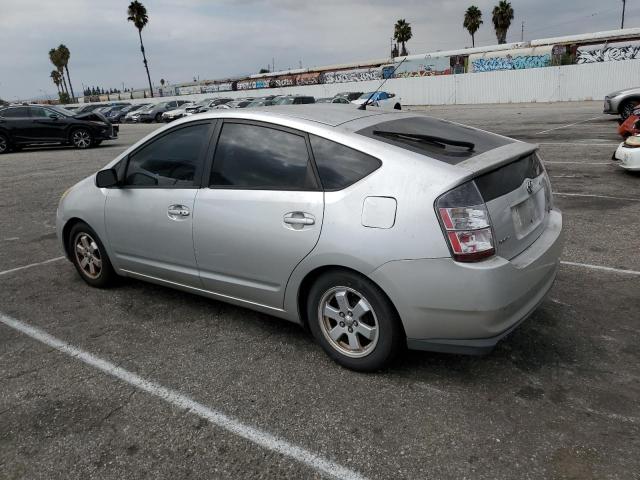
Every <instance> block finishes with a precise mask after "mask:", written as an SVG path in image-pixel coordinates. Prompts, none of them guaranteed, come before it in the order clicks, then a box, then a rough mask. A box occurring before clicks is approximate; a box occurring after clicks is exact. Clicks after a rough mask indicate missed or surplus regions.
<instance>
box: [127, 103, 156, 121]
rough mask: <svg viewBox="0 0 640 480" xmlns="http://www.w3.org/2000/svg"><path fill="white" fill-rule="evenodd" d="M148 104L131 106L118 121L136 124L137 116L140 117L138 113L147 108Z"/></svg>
mask: <svg viewBox="0 0 640 480" xmlns="http://www.w3.org/2000/svg"><path fill="white" fill-rule="evenodd" d="M149 105H151V104H150V103H138V104H135V105H131V107H130V109H129V111H127V112H126V113H125V114H124V115H123V116H122V117H121V118H120V121H121V122H122V123H136V122H137V121H138V116H139V115H140V111H141V110H144V109H145V108H149Z"/></svg>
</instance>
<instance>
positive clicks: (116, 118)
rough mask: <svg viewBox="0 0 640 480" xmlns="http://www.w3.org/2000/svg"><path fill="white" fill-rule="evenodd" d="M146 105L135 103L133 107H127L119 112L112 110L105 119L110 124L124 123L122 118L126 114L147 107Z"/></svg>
mask: <svg viewBox="0 0 640 480" xmlns="http://www.w3.org/2000/svg"><path fill="white" fill-rule="evenodd" d="M147 105H148V104H147V103H137V104H135V105H128V106H126V107H124V108H122V109H121V110H113V111H110V112H109V115H108V116H107V118H108V119H109V121H110V122H111V123H124V118H125V116H126V115H127V114H129V113H132V112H135V111H136V110H139V109H141V108H142V107H145V106H147Z"/></svg>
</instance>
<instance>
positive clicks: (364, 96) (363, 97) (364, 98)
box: [359, 92, 376, 100]
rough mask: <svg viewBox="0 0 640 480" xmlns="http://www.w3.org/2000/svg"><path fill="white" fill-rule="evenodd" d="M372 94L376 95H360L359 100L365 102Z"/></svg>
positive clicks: (370, 93)
mask: <svg viewBox="0 0 640 480" xmlns="http://www.w3.org/2000/svg"><path fill="white" fill-rule="evenodd" d="M374 93H376V92H369V93H363V94H362V95H360V97H359V100H366V99H367V98H369V97H370V96H371V95H373V94H374ZM372 100H373V99H372Z"/></svg>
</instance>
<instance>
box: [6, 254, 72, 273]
mask: <svg viewBox="0 0 640 480" xmlns="http://www.w3.org/2000/svg"><path fill="white" fill-rule="evenodd" d="M64 258H65V257H56V258H50V259H49V260H44V261H43V262H37V263H30V264H29V265H23V266H22V267H16V268H12V269H10V270H3V271H2V272H0V277H1V276H2V275H9V274H10V273H13V272H19V271H20V270H24V269H25V268H33V267H39V266H40V265H46V264H47V263H52V262H57V261H59V260H62V259H64Z"/></svg>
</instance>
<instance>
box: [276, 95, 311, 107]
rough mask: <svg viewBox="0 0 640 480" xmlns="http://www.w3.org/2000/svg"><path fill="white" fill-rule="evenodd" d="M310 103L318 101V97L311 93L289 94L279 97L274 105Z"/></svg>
mask: <svg viewBox="0 0 640 480" xmlns="http://www.w3.org/2000/svg"><path fill="white" fill-rule="evenodd" d="M308 103H316V99H315V98H313V97H312V96H309V95H287V96H284V97H279V98H277V99H276V100H275V101H274V102H273V104H274V105H303V104H308Z"/></svg>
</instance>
